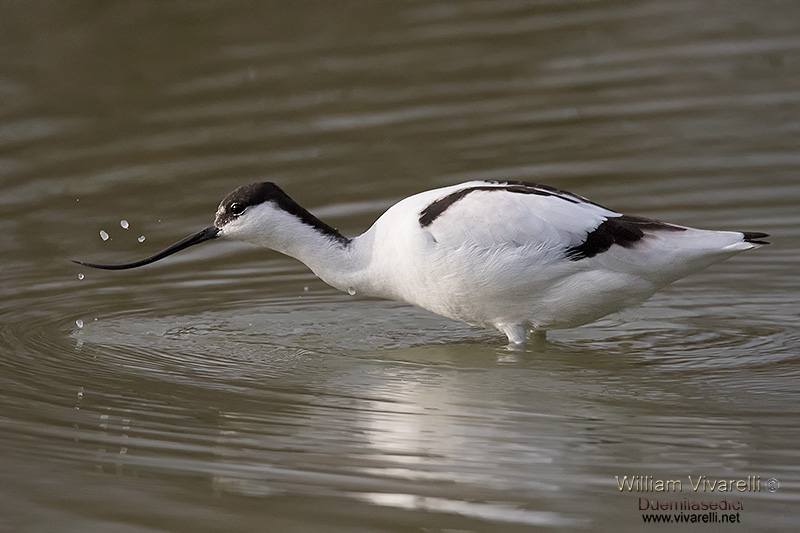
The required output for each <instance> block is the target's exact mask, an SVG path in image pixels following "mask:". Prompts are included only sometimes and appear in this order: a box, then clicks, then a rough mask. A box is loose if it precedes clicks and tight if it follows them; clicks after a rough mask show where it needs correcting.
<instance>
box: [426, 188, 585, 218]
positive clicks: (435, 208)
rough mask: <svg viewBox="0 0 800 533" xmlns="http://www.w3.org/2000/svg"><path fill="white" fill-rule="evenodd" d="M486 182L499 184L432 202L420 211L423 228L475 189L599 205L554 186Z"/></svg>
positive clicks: (468, 190) (449, 195)
mask: <svg viewBox="0 0 800 533" xmlns="http://www.w3.org/2000/svg"><path fill="white" fill-rule="evenodd" d="M486 183H494V184H497V185H494V186H492V185H476V186H475V187H468V188H466V189H461V190H458V191H456V192H453V193H450V194H448V195H447V196H444V197H442V198H439V199H438V200H436V201H434V202H432V203H431V204H430V205H428V206H427V207H426V208H425V209H423V210H422V211H421V212H420V214H419V225H420V226H422V227H423V228H425V227H428V226H430V225H431V224H432V223H433V221H434V220H436V219H437V218H439V217H440V216H442V213H444V212H445V211H447V209H448V208H449V207H450V206H452V205H453V204H455V203H456V202H458V201H459V200H461V199H462V198H464V197H465V196H467V195H468V194H469V193H471V192H475V191H506V192H514V193H519V194H535V195H537V196H554V197H556V198H560V199H562V200H565V201H567V202H570V203H573V204H577V203H581V202H584V203H588V204H593V205H597V204H595V203H594V202H590V201H589V200H587V199H586V198H583V197H581V196H578V195H577V194H572V193H570V192H566V191H560V190H558V189H556V188H554V187H550V186H547V185H539V184H538V183H529V182H526V181H487V182H486ZM498 185H499V186H498Z"/></svg>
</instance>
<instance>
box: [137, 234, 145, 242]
mask: <svg viewBox="0 0 800 533" xmlns="http://www.w3.org/2000/svg"><path fill="white" fill-rule="evenodd" d="M136 240H137V241H139V242H144V235H139V238H138V239H136Z"/></svg>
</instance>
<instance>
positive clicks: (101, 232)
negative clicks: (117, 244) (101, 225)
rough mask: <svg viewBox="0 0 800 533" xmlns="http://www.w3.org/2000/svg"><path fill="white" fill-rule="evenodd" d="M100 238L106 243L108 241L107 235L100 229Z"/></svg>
mask: <svg viewBox="0 0 800 533" xmlns="http://www.w3.org/2000/svg"><path fill="white" fill-rule="evenodd" d="M100 238H101V239H103V240H104V241H107V240H108V233H106V231H105V230H102V229H101V230H100Z"/></svg>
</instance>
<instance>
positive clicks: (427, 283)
mask: <svg viewBox="0 0 800 533" xmlns="http://www.w3.org/2000/svg"><path fill="white" fill-rule="evenodd" d="M767 236H768V235H767V234H765V233H752V232H738V231H708V230H701V229H695V228H689V227H686V226H680V225H677V224H670V223H667V222H661V221H658V220H651V219H648V218H641V217H634V216H626V215H622V214H620V213H617V212H615V211H612V210H610V209H606V208H605V207H602V206H600V205H598V204H595V203H594V202H591V201H589V200H587V199H586V198H583V197H581V196H578V195H576V194H572V193H569V192H565V191H561V190H558V189H555V188H552V187H548V186H546V185H538V184H535V183H526V182H518V181H470V182H467V183H462V184H460V185H453V186H451V187H444V188H441V189H434V190H431V191H427V192H422V193H419V194H415V195H413V196H410V197H408V198H406V199H404V200H401V201H400V202H398V203H397V204H395V205H393V206H392V207H390V208H389V209H388V210H387V211H386V212H385V213H384V214H383V215H381V217H380V218H378V220H377V221H376V222H375V223H374V224H373V225H372V227H371V228H369V229H368V230H367V231H366V232H365V233H363V234H361V235H359V236H357V237H353V238H349V237H345V236H344V235H342V234H341V233H339V232H338V231H337V230H336V229H334V228H333V227H331V226H329V225H328V224H326V223H324V222H322V221H321V220H319V219H318V218H317V217H315V216H314V215H312V214H311V213H309V212H308V211H307V210H306V209H304V208H302V207H301V206H300V205H298V204H297V203H296V202H295V201H294V200H292V199H291V198H289V196H288V195H287V194H286V193H285V192H283V190H281V189H280V188H279V187H278V186H277V185H275V184H274V183H269V182H266V183H254V184H251V185H245V186H243V187H239V188H238V189H236V190H234V191H233V192H231V193H230V194H228V195H227V196H226V197H225V198H224V199H223V200H222V202H221V203H220V204H219V209H217V214H216V220H215V221H214V225H213V226H210V227H208V228H206V229H204V230H201V231H199V232H198V233H195V234H194V235H190V236H189V237H186V238H185V239H183V240H181V241H179V242H177V243H175V244H173V245H172V246H170V247H168V248H166V249H165V250H162V251H161V252H159V253H157V254H155V255H153V256H151V257H148V258H147V259H142V260H141V261H135V262H133V263H125V264H118V265H102V264H96V263H85V262H81V261H76V262H77V263H79V264H81V265H84V266H88V267H93V268H103V269H108V270H121V269H127V268H136V267H140V266H143V265H147V264H149V263H152V262H154V261H158V260H160V259H163V258H165V257H167V256H169V255H171V254H174V253H175V252H178V251H180V250H183V249H185V248H188V247H189V246H193V245H195V244H199V243H201V242H205V241H208V240H212V239H218V238H224V239H233V240H239V241H244V242H248V243H252V244H255V245H258V246H264V247H267V248H271V249H273V250H276V251H278V252H281V253H283V254H286V255H288V256H291V257H294V258H297V259H299V260H300V261H302V262H303V263H305V264H306V265H307V266H308V267H309V268H310V269H311V270H312V271H313V272H314V274H316V275H317V276H319V278H321V279H322V280H323V281H325V282H326V283H328V284H329V285H332V286H333V287H335V288H337V289H339V290H342V291H346V292H348V293H350V294H356V293H358V294H363V295H367V296H375V297H379V298H389V299H392V300H401V301H404V302H408V303H411V304H414V305H417V306H419V307H422V308H424V309H428V310H430V311H433V312H434V313H438V314H440V315H443V316H446V317H449V318H452V319H455V320H460V321H462V322H466V323H467V324H472V325H475V326H480V327H487V328H492V327H493V328H497V329H498V330H500V331H502V332H503V333H505V334H506V336H507V337H508V340H509V342H511V343H524V342H525V341H526V339H527V337H528V334H529V333H530V332H534V333H535V334H537V335H538V336H540V337H543V336H544V333H545V332H546V331H547V330H549V329H563V328H572V327H575V326H580V325H582V324H586V323H589V322H592V321H594V320H597V319H598V318H601V317H603V316H605V315H608V314H610V313H613V312H616V311H619V310H622V309H625V308H627V307H631V306H634V305H638V304H640V303H642V302H643V301H645V300H646V299H647V298H649V297H650V296H652V295H653V294H654V293H655V292H656V291H658V290H659V289H661V288H662V287H664V286H665V285H667V284H669V283H671V282H673V281H675V280H677V279H680V278H682V277H684V276H686V275H688V274H691V273H693V272H696V271H698V270H701V269H703V268H706V267H707V266H709V265H711V264H712V263H716V262H717V261H721V260H723V259H727V258H728V257H731V256H732V255H734V254H736V253H738V252H741V251H743V250H749V249H751V248H757V247H759V246H760V245H762V244H768V243H766V242H765V241H763V240H761V239H763V238H764V237H767Z"/></svg>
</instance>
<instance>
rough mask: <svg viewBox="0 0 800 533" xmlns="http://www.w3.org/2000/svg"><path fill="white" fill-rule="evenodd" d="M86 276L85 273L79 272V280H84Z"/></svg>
mask: <svg viewBox="0 0 800 533" xmlns="http://www.w3.org/2000/svg"><path fill="white" fill-rule="evenodd" d="M85 277H86V276H84V275H83V272H78V279H83V278H85Z"/></svg>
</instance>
